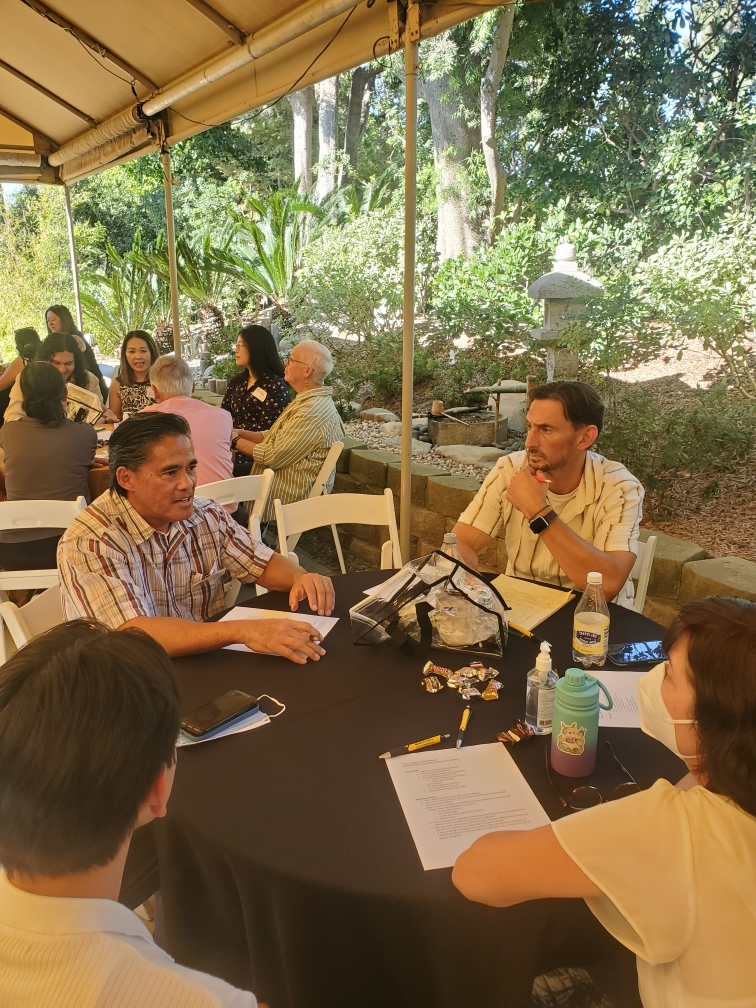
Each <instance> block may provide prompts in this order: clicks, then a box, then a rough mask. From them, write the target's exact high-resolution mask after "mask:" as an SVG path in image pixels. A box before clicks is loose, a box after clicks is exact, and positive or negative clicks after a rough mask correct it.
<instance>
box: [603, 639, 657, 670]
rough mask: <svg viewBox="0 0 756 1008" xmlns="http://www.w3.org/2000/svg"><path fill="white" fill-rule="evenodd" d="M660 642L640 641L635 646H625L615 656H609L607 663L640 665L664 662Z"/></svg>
mask: <svg viewBox="0 0 756 1008" xmlns="http://www.w3.org/2000/svg"><path fill="white" fill-rule="evenodd" d="M666 659H667V655H666V654H665V653H664V648H663V647H662V642H661V641H660V640H652V641H640V642H638V643H636V644H625V646H624V647H623V648H622V650H621V651H618V652H617V654H610V655H609V661H610V662H612V664H614V665H642V664H645V663H647V662H656V663H658V662H661V661H666Z"/></svg>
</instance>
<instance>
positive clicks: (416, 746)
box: [378, 735, 451, 759]
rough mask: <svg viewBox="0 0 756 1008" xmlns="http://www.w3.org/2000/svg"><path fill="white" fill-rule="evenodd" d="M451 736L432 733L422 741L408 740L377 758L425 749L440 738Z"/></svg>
mask: <svg viewBox="0 0 756 1008" xmlns="http://www.w3.org/2000/svg"><path fill="white" fill-rule="evenodd" d="M447 738H451V736H450V735H433V736H432V737H431V738H426V739H423V740H422V742H410V744H409V745H405V746H401V748H399V749H391V750H389V752H384V753H381V755H380V756H379V757H378V759H391V758H392V756H404V754H405V753H410V752H415V751H416V750H418V749H425V748H426V747H427V746H432V745H436V743H437V742H441V740H442V739H447Z"/></svg>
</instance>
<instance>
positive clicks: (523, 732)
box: [496, 718, 535, 745]
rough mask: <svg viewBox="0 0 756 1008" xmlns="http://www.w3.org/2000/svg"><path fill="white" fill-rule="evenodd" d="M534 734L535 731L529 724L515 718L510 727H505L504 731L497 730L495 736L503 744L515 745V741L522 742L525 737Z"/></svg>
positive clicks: (531, 736) (530, 736)
mask: <svg viewBox="0 0 756 1008" xmlns="http://www.w3.org/2000/svg"><path fill="white" fill-rule="evenodd" d="M534 735H535V732H534V731H533V729H532V728H531V727H530V725H528V724H525V722H524V721H521V720H520V719H519V718H516V719H515V723H514V724H513V725H512V727H511V728H507V729H506V731H503V732H499V734H498V735H497V736H496V738H497V739H498V740H499V742H503V743H504V745H515V743H516V742H522V740H523V739H526V738H533V736H534Z"/></svg>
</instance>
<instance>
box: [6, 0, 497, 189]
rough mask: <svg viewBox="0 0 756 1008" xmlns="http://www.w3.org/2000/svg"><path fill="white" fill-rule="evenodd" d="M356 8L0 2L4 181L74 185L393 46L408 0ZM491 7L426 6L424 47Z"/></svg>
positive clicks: (328, 0)
mask: <svg viewBox="0 0 756 1008" xmlns="http://www.w3.org/2000/svg"><path fill="white" fill-rule="evenodd" d="M352 2H353V0H275V2H274V3H271V2H267V3H249V2H246V0H212V3H207V2H205V0H116V2H110V3H102V0H51V3H52V4H53V6H52V7H51V6H49V5H48V4H46V3H43V2H41V0H0V24H2V26H3V31H2V33H0V181H7V182H12V181H18V182H29V181H33V182H43V183H45V182H47V183H53V184H55V183H58V184H60V183H62V182H66V183H71V182H74V181H76V180H77V179H80V178H85V177H86V176H87V175H90V174H93V173H94V172H97V171H100V170H102V169H103V168H106V167H110V166H111V165H113V164H118V163H120V162H122V161H124V160H128V159H131V158H133V157H138V156H139V155H140V154H143V153H145V152H147V151H152V150H157V149H158V148H159V147H160V145H161V142H162V141H163V139H164V140H165V142H166V144H167V145H168V146H170V145H171V144H174V143H176V142H177V141H179V140H183V139H185V138H186V137H189V136H192V135H193V134H195V133H199V132H201V131H202V130H204V129H207V128H208V127H210V126H214V125H217V124H218V123H222V122H226V121H227V120H229V119H232V118H234V117H235V116H238V115H241V114H242V113H244V112H247V111H249V110H250V109H254V108H259V107H261V106H263V105H265V104H267V103H269V102H271V101H274V100H275V99H277V98H279V97H281V95H283V94H286V93H287V92H289V91H296V90H299V89H300V88H302V87H306V86H307V85H309V84H312V83H315V82H317V81H320V80H324V79H325V78H328V77H332V76H333V75H334V74H336V73H340V72H343V71H346V70H350V69H352V68H353V67H356V66H359V65H361V64H362V63H365V62H367V61H369V60H370V59H373V58H374V57H376V56H381V55H385V54H386V53H387V52H388V51H389V48H391V49H392V50H393V49H397V48H399V47H400V45H401V44H402V41H403V39H402V35H403V22H404V9H405V4H404V2H403V0H389V2H387V0H373V2H372V3H371V0H362V2H361V3H359V4H357V5H355V6H351V3H352ZM492 6H494V5H484V4H469V3H467V4H461V3H453V2H449V3H428V4H423V5H422V26H421V37H423V38H428V37H430V36H432V35H435V34H438V33H439V32H441V31H444V30H445V29H446V28H449V27H451V26H453V25H455V24H459V23H460V22H462V21H465V20H467V19H468V18H470V17H474V16H475V15H476V14H480V13H481V12H482V11H484V10H487V9H491V7H492ZM334 12H336V13H334ZM324 18H325V20H323V19H324ZM198 85H199V86H198ZM168 102H169V104H168ZM142 106H144V111H146V112H148V113H150V115H149V116H148V117H147V118H146V119H145V118H144V117H141V116H140V114H139V113H140V111H141V107H142ZM164 106H165V107H164ZM163 107H164V108H163ZM135 110H136V111H135Z"/></svg>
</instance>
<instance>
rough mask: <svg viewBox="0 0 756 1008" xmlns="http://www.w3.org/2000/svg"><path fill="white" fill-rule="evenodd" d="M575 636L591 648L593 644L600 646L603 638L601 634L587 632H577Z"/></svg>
mask: <svg viewBox="0 0 756 1008" xmlns="http://www.w3.org/2000/svg"><path fill="white" fill-rule="evenodd" d="M575 636H576V637H577V639H578V640H579V641H580V642H581V643H582V644H587V645H588V646H589V647H590V646H591V645H592V644H599V643H600V642H601V637H602V635H601V634H600V633H589V632H588V631H587V630H576V631H575Z"/></svg>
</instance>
